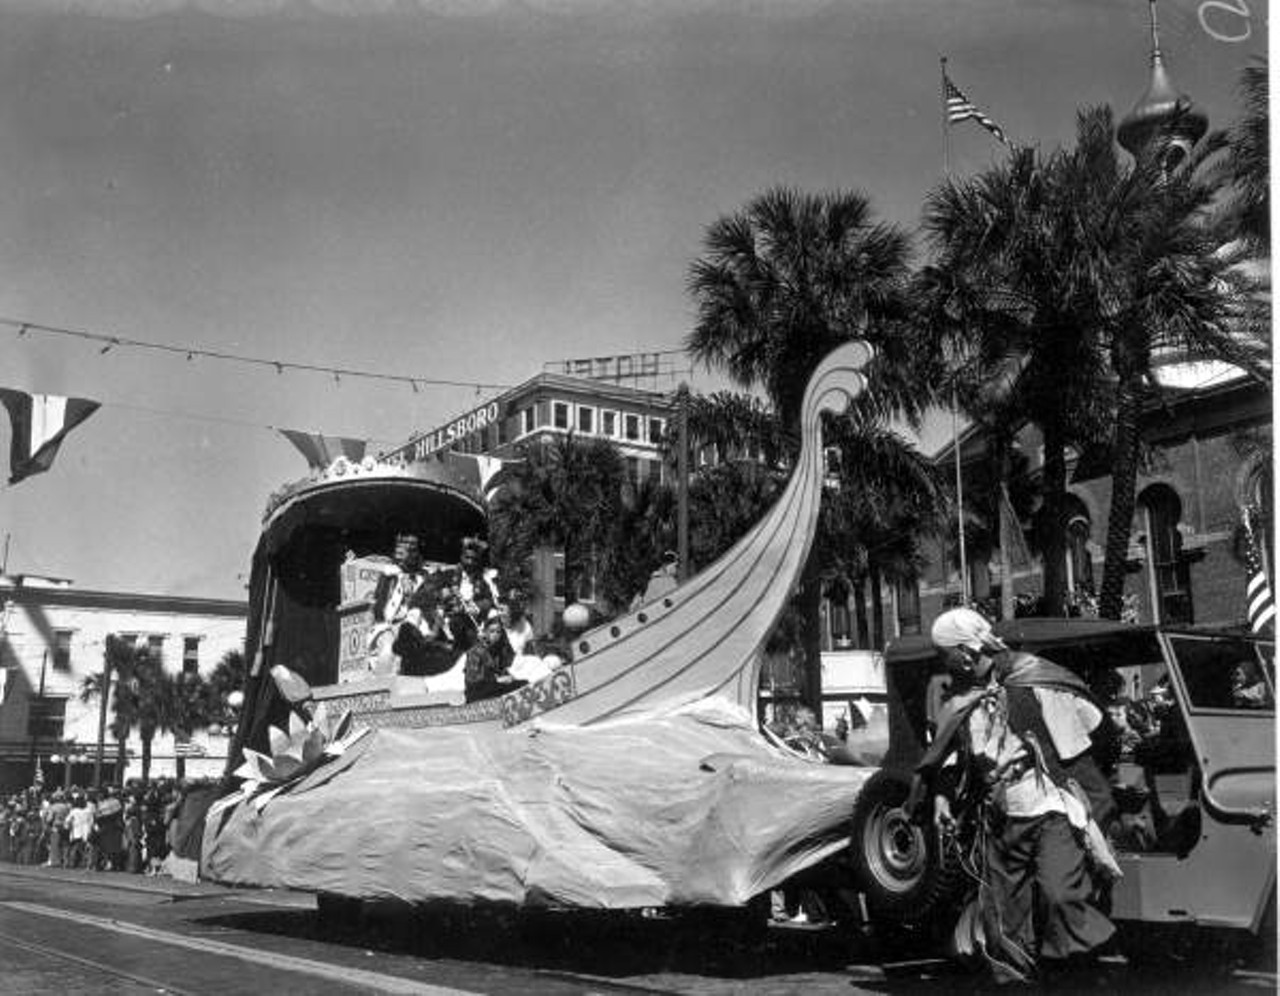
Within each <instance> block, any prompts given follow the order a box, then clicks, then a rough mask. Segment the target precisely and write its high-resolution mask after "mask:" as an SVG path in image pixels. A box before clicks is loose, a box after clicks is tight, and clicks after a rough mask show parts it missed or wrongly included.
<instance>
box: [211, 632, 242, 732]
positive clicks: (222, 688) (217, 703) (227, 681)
mask: <svg viewBox="0 0 1280 996" xmlns="http://www.w3.org/2000/svg"><path fill="white" fill-rule="evenodd" d="M246 672H247V664H246V662H245V659H244V653H243V651H240V650H228V651H227V652H226V653H225V654H223V655H222V659H221V660H219V661H218V663H217V664H215V665H214V668H213V670H212V671H210V672H209V677H208V678H206V679H205V681H204V684H203V689H204V693H205V704H204V710H205V712H206V713H207V714H208V716H209V721H210V722H211V723H218V724H220V725H221V726H222V727H223V728H224V729H227V730H229V729H231V728H233V727H234V726H235V725H236V721H237V719H238V716H237V714H236V709H235V708H234V707H233V706H232V705H231V696H232V693H235V692H240V693H243V691H244V680H245V675H246Z"/></svg>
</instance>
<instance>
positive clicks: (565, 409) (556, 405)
mask: <svg viewBox="0 0 1280 996" xmlns="http://www.w3.org/2000/svg"><path fill="white" fill-rule="evenodd" d="M551 425H552V427H553V428H556V429H567V428H569V405H568V404H567V403H565V402H563V401H553V402H552V403H551Z"/></svg>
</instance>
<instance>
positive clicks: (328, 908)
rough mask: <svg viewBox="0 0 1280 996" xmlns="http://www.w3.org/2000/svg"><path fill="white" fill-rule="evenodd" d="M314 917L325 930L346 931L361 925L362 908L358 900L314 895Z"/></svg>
mask: <svg viewBox="0 0 1280 996" xmlns="http://www.w3.org/2000/svg"><path fill="white" fill-rule="evenodd" d="M316 916H317V918H318V919H319V921H320V924H321V926H323V927H325V928H326V929H337V930H346V929H351V928H354V927H359V926H360V925H361V924H362V923H363V920H364V907H363V904H362V903H361V902H360V900H359V899H352V898H350V897H348V896H339V895H336V894H334V893H332V892H321V893H317V894H316Z"/></svg>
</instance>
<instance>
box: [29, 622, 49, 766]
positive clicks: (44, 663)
mask: <svg viewBox="0 0 1280 996" xmlns="http://www.w3.org/2000/svg"><path fill="white" fill-rule="evenodd" d="M48 665H49V648H48V647H45V648H44V656H43V657H41V658H40V691H39V693H38V694H37V695H36V701H37V702H39V703H40V709H41V718H42V719H43V718H44V676H45V669H46V668H47V667H48ZM27 726H28V727H30V729H29V733H30V734H31V753H30V755H29V756H28V758H27V763H28V764H29V765H31V769H32V771H31V774H32V784H33V785H34V784H38V783H39V782H40V781H41V778H40V768H39V766H38V764H37V760H36V740H37V739H38V738H37V734H36V727H35V724H34V723H32V722H31V717H30V714H28V717H27Z"/></svg>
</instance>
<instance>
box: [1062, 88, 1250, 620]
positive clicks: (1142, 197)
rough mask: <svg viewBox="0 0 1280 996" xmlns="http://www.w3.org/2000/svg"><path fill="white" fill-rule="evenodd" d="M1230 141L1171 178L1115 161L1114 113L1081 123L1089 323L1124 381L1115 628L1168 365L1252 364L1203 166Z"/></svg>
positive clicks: (1115, 460)
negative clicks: (1145, 420)
mask: <svg viewBox="0 0 1280 996" xmlns="http://www.w3.org/2000/svg"><path fill="white" fill-rule="evenodd" d="M1224 143H1225V138H1224V136H1222V135H1221V134H1220V133H1215V134H1211V135H1209V136H1208V137H1206V138H1205V139H1204V140H1202V141H1201V142H1200V143H1199V144H1198V145H1197V146H1196V148H1195V149H1194V150H1193V151H1192V154H1191V156H1190V157H1188V159H1187V160H1186V161H1185V162H1184V163H1183V164H1182V165H1181V166H1179V167H1178V168H1177V169H1176V170H1173V171H1169V170H1167V169H1165V167H1164V164H1163V163H1162V162H1161V161H1160V158H1159V157H1158V156H1154V155H1148V156H1142V157H1140V158H1139V159H1138V161H1137V162H1135V163H1134V164H1133V165H1131V166H1129V167H1127V168H1126V167H1124V166H1122V165H1121V164H1120V163H1119V161H1118V157H1117V155H1116V151H1115V128H1114V124H1113V121H1112V116H1111V112H1110V110H1109V109H1107V108H1095V109H1092V110H1087V111H1085V112H1083V113H1082V114H1081V115H1080V118H1079V121H1078V125H1077V143H1076V148H1075V149H1074V150H1073V151H1072V152H1071V153H1070V154H1069V155H1068V156H1066V157H1065V158H1064V166H1063V172H1064V175H1065V178H1066V180H1067V182H1068V183H1070V184H1071V187H1072V189H1074V190H1076V191H1077V192H1079V194H1080V195H1081V196H1080V198H1079V201H1078V211H1079V217H1080V223H1081V225H1082V226H1084V227H1086V231H1087V236H1088V245H1087V251H1088V252H1089V255H1090V257H1091V260H1092V263H1093V266H1094V267H1096V270H1097V275H1096V276H1092V279H1093V280H1094V281H1095V282H1096V283H1097V285H1098V289H1097V291H1096V292H1095V294H1096V304H1095V305H1094V308H1095V311H1094V314H1093V315H1092V316H1090V317H1091V319H1092V321H1093V322H1094V323H1095V324H1096V326H1097V327H1098V329H1099V332H1100V344H1101V345H1102V346H1103V348H1104V349H1105V350H1106V359H1107V363H1108V367H1109V369H1110V371H1111V373H1112V374H1113V376H1114V378H1115V407H1114V430H1113V433H1112V438H1111V446H1112V473H1111V508H1110V512H1109V516H1108V522H1107V539H1106V560H1105V563H1104V565H1103V574H1102V584H1101V587H1100V591H1099V607H1098V611H1099V614H1100V615H1102V616H1104V617H1106V618H1111V619H1118V618H1119V617H1120V610H1121V607H1122V603H1123V596H1124V576H1125V561H1126V559H1127V556H1128V549H1129V536H1130V532H1131V529H1132V522H1133V513H1134V507H1135V491H1136V485H1137V476H1138V470H1139V465H1140V446H1141V438H1140V433H1139V420H1140V417H1141V414H1142V411H1143V409H1144V407H1146V406H1148V405H1149V404H1150V403H1152V402H1153V401H1157V400H1159V397H1160V385H1159V380H1158V378H1157V376H1156V371H1157V367H1158V366H1159V363H1160V361H1161V359H1162V358H1168V357H1170V356H1174V357H1178V358H1184V357H1191V358H1200V359H1223V358H1225V359H1230V358H1236V359H1238V360H1239V361H1240V362H1241V363H1243V364H1245V365H1246V366H1249V367H1252V366H1253V363H1252V361H1251V359H1250V358H1249V357H1248V356H1247V354H1246V351H1245V350H1243V349H1242V348H1241V345H1240V343H1239V342H1238V341H1237V340H1236V339H1235V338H1234V337H1233V336H1232V335H1231V332H1230V329H1229V324H1228V319H1229V317H1230V316H1231V314H1232V312H1233V310H1234V306H1233V304H1232V301H1231V296H1230V290H1229V288H1230V284H1231V280H1232V278H1231V274H1230V272H1229V270H1228V264H1229V262H1230V260H1229V257H1227V256H1224V255H1223V254H1221V253H1220V252H1219V251H1218V250H1219V248H1220V240H1219V238H1218V236H1217V235H1216V234H1215V232H1214V231H1213V229H1212V227H1211V226H1210V225H1209V224H1208V222H1209V219H1210V211H1211V208H1212V206H1213V203H1214V200H1215V198H1217V197H1218V195H1219V193H1220V189H1221V187H1220V184H1218V183H1217V182H1215V181H1216V177H1215V174H1214V172H1213V171H1212V170H1210V169H1205V168H1203V167H1204V166H1205V165H1206V164H1207V163H1208V162H1209V159H1210V157H1211V156H1213V155H1214V154H1215V153H1216V152H1217V151H1219V150H1220V149H1221V148H1222V147H1223V145H1224ZM1086 192H1087V194H1088V196H1087V197H1086V196H1085V194H1086Z"/></svg>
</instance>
